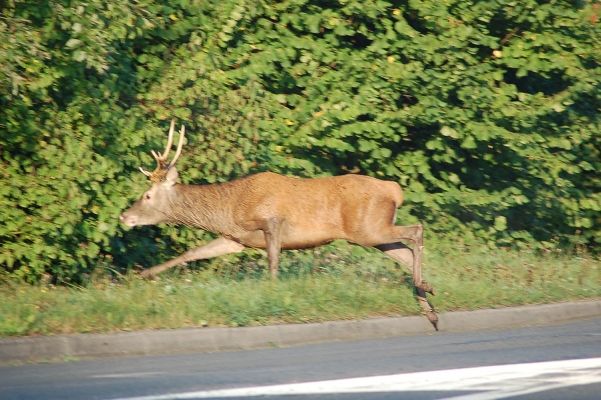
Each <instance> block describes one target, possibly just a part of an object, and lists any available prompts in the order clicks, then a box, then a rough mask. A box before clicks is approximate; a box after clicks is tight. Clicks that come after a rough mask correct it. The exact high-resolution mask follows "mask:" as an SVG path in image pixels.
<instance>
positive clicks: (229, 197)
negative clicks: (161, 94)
mask: <svg viewBox="0 0 601 400" xmlns="http://www.w3.org/2000/svg"><path fill="white" fill-rule="evenodd" d="M174 127H175V121H171V127H170V130H169V138H168V140H167V146H166V147H165V151H164V152H163V153H162V154H158V153H156V152H154V151H153V152H152V155H153V156H154V158H155V160H156V162H157V167H156V169H155V170H154V171H153V172H148V171H146V170H144V169H142V168H140V170H141V171H142V173H144V175H146V176H148V177H149V178H150V180H151V181H152V186H151V187H150V189H148V190H147V191H146V192H145V193H144V194H143V195H142V197H141V198H140V199H139V200H138V201H136V202H135V203H134V204H133V205H132V206H131V207H130V208H129V209H128V210H126V211H125V212H123V213H122V214H121V216H120V217H119V218H120V220H121V222H122V223H123V224H125V225H127V226H130V227H134V226H138V225H154V224H158V223H162V222H165V223H172V224H186V225H189V226H193V227H197V228H200V229H204V230H207V231H210V232H213V233H215V234H217V235H219V238H217V239H215V240H213V241H211V242H209V243H208V244H205V245H204V246H200V247H198V248H194V249H192V250H189V251H187V252H185V253H184V254H182V255H180V256H179V257H176V258H174V259H172V260H170V261H167V262H165V263H163V264H159V265H156V266H154V267H152V268H150V269H147V270H145V271H144V272H142V276H144V277H152V276H154V275H156V274H158V273H160V272H162V271H165V270H167V269H169V268H172V267H174V266H176V265H180V264H185V263H187V262H191V261H195V260H200V259H207V258H212V257H217V256H220V255H224V254H230V253H237V252H240V251H242V250H244V249H245V248H246V247H252V248H260V249H266V250H267V258H268V261H269V269H270V272H271V276H272V277H273V278H276V277H277V272H278V258H279V254H280V251H281V250H282V249H306V248H312V247H316V246H320V245H323V244H326V243H328V242H331V241H333V240H335V239H344V240H347V241H349V242H351V243H354V244H358V245H361V246H366V247H375V248H377V249H379V250H381V251H382V252H384V253H385V254H387V255H388V256H390V257H392V258H393V259H395V260H396V261H398V262H400V263H402V264H405V265H407V266H411V267H412V269H411V272H412V273H413V282H414V285H415V288H416V295H417V296H416V297H417V300H418V302H419V304H420V305H421V307H422V309H423V311H424V313H425V314H426V316H427V318H428V319H429V320H430V322H431V323H432V324H433V325H434V327H435V328H436V327H437V321H438V318H437V316H436V313H435V311H434V310H433V308H432V306H431V305H430V304H429V302H428V300H427V299H426V292H429V293H431V294H433V291H432V287H431V286H430V285H429V284H428V283H426V282H425V281H424V280H423V279H422V272H421V259H422V252H423V228H422V225H411V226H398V225H395V218H396V209H397V208H398V207H399V206H400V205H401V203H402V202H403V194H402V191H401V188H400V186H399V185H398V184H397V183H396V182H390V181H383V180H379V179H376V178H372V177H368V176H362V175H343V176H333V177H325V178H314V179H303V178H296V177H290V176H283V175H279V174H276V173H272V172H261V173H257V174H254V175H250V176H247V177H244V178H241V179H237V180H233V181H231V182H226V183H216V184H209V185H184V184H180V183H177V181H178V173H177V170H176V168H175V163H176V161H177V159H178V158H179V156H180V154H181V151H182V146H183V142H184V134H185V128H184V127H183V126H182V128H181V130H180V134H179V142H178V145H177V150H176V153H175V156H174V158H173V160H171V161H170V162H169V161H168V156H169V152H170V149H171V146H172V144H173V131H174ZM403 241H405V242H407V243H409V244H411V248H409V247H407V246H406V245H405V244H403V243H402V242H403Z"/></svg>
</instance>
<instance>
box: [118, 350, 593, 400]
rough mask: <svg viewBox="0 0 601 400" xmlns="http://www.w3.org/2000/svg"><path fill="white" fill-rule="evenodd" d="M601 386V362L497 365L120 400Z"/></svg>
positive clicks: (483, 393) (485, 393)
mask: <svg viewBox="0 0 601 400" xmlns="http://www.w3.org/2000/svg"><path fill="white" fill-rule="evenodd" d="M592 383H601V358H588V359H579V360H566V361H550V362H539V363H528V364H509V365H495V366H489V367H475V368H460V369H449V370H441V371H426V372H414V373H408V374H396V375H382V376H370V377H361V378H351V379H336V380H329V381H317V382H305V383H292V384H284V385H273V386H255V387H246V388H236V389H221V390H207V391H198V392H185V393H174V394H167V395H156V396H143V397H127V398H123V399H118V400H184V399H219V398H229V397H254V396H284V395H319V394H349V393H355V394H356V393H375V392H384V393H394V392H412V391H441V392H446V391H461V392H466V391H468V392H473V393H470V394H467V395H459V396H453V395H452V394H451V395H450V397H448V399H451V398H452V399H453V400H476V399H477V400H487V399H502V398H506V397H511V396H519V395H524V394H530V393H536V392H541V391H545V390H550V389H558V388H563V387H568V386H573V385H584V384H592Z"/></svg>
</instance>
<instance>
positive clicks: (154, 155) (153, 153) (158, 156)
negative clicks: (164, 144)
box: [150, 150, 163, 162]
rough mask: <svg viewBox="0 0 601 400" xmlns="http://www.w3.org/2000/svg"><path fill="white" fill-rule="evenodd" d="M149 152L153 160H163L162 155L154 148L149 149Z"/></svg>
mask: <svg viewBox="0 0 601 400" xmlns="http://www.w3.org/2000/svg"><path fill="white" fill-rule="evenodd" d="M150 154H152V156H153V157H154V159H155V160H157V162H160V161H162V160H163V157H162V156H160V155H159V153H157V152H156V151H154V150H150Z"/></svg>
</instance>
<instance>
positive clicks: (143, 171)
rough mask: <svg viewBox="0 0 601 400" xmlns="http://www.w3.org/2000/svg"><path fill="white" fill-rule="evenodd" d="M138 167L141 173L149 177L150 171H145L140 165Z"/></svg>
mask: <svg viewBox="0 0 601 400" xmlns="http://www.w3.org/2000/svg"><path fill="white" fill-rule="evenodd" d="M138 168H140V172H142V173H143V174H144V175H146V176H147V177H149V178H150V175H152V173H150V172H148V171H146V170H145V169H144V168H142V167H138Z"/></svg>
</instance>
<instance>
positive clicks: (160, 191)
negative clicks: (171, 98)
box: [119, 120, 186, 227]
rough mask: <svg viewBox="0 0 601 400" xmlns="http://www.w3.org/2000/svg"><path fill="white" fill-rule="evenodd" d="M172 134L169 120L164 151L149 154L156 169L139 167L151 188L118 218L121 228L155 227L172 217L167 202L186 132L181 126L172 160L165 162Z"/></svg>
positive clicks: (174, 180) (175, 178) (172, 128)
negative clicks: (154, 162) (147, 169)
mask: <svg viewBox="0 0 601 400" xmlns="http://www.w3.org/2000/svg"><path fill="white" fill-rule="evenodd" d="M174 130H175V120H172V121H171V127H170V128H169V138H168V139H167V146H165V151H163V153H157V152H155V151H154V150H152V151H151V154H152V156H153V157H154V159H155V160H156V162H157V167H156V169H155V170H154V171H152V172H148V171H146V170H145V169H143V168H142V167H140V171H141V172H142V173H143V174H144V175H146V176H147V177H148V178H149V179H150V181H151V182H152V186H151V187H150V189H148V190H147V191H146V192H144V194H143V195H142V197H141V198H140V199H139V200H138V201H136V202H135V203H134V204H133V205H132V206H131V207H130V208H129V209H127V210H126V211H125V212H123V213H122V214H121V215H120V216H119V220H120V221H121V222H122V223H123V224H125V225H127V226H130V227H133V226H137V225H154V224H158V223H160V222H165V221H167V220H169V217H170V215H171V212H170V209H171V201H170V198H171V197H172V195H173V192H174V190H173V187H174V185H175V184H176V183H177V179H178V173H177V169H176V168H175V163H176V162H177V159H178V158H179V156H180V154H181V153H182V147H183V145H184V135H185V132H186V128H185V126H183V125H182V127H181V130H180V131H179V140H178V143H177V150H176V152H175V156H174V157H173V159H172V160H171V161H168V157H169V152H170V151H171V146H172V145H173V132H174Z"/></svg>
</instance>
